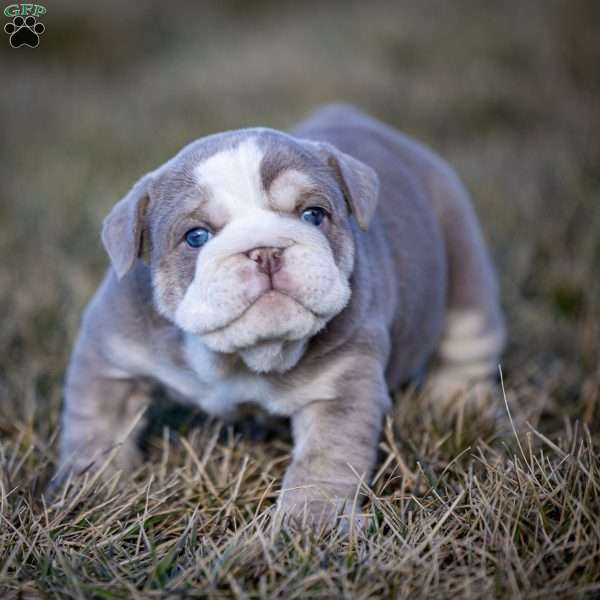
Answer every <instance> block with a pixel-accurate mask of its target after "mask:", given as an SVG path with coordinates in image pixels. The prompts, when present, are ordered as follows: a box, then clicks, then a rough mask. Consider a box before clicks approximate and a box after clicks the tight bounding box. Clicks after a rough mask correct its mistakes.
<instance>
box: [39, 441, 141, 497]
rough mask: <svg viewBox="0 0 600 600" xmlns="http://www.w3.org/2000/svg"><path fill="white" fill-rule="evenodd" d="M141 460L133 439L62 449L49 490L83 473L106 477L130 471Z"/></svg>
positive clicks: (109, 477) (101, 477) (51, 491)
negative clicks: (100, 445) (107, 446)
mask: <svg viewBox="0 0 600 600" xmlns="http://www.w3.org/2000/svg"><path fill="white" fill-rule="evenodd" d="M141 462H142V458H141V453H140V451H139V449H138V448H137V446H136V445H135V444H133V443H129V442H126V443H123V444H116V445H113V446H112V447H111V448H108V449H106V448H102V447H98V448H91V447H89V446H87V447H86V448H85V450H81V449H80V450H79V451H77V450H68V449H63V451H62V452H61V460H60V465H59V468H58V469H57V471H56V473H55V475H54V477H53V478H52V480H51V481H50V484H49V486H48V493H49V494H56V492H57V491H58V489H60V487H61V486H62V485H63V484H64V483H65V481H67V480H68V479H71V480H72V479H79V478H82V477H84V476H85V475H89V476H90V477H98V478H99V479H101V480H103V481H108V480H109V479H112V478H113V477H115V476H116V475H118V474H125V473H130V472H131V471H133V470H134V469H135V468H136V467H138V466H139V465H140V464H141Z"/></svg>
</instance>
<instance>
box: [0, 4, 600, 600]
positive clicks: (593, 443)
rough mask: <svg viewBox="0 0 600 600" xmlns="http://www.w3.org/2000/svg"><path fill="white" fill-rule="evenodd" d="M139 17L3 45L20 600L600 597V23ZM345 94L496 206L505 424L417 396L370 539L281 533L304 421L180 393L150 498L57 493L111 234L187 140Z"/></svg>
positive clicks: (13, 542)
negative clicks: (64, 414)
mask: <svg viewBox="0 0 600 600" xmlns="http://www.w3.org/2000/svg"><path fill="white" fill-rule="evenodd" d="M143 6H144V8H142V3H137V4H136V3H133V2H129V3H125V2H117V1H116V0H110V1H106V2H96V3H95V4H92V3H77V2H74V1H73V2H64V1H58V2H50V1H48V2H47V3H46V7H47V8H48V14H47V15H45V17H43V19H42V21H43V23H44V24H45V26H46V31H45V33H44V34H43V35H42V38H41V42H40V45H39V47H38V48H36V49H29V48H19V49H12V48H10V47H9V45H8V37H7V36H5V37H4V38H2V39H0V42H1V43H0V47H1V50H0V67H1V69H2V70H1V72H2V92H1V93H0V119H1V121H0V132H1V133H0V136H1V137H0V140H1V146H0V153H1V160H0V256H1V257H2V258H1V261H0V309H1V315H2V318H1V320H0V597H2V598H28V599H33V598H52V597H60V598H95V599H104V600H109V599H115V598H125V597H131V598H187V597H196V598H230V597H233V598H279V597H284V598H286V599H292V598H335V597H344V598H356V599H358V598H380V597H381V598H410V599H420V598H423V599H431V598H531V599H534V598H541V599H543V600H547V599H550V598H589V599H592V598H600V460H599V453H600V343H599V342H600V309H599V306H600V135H599V132H600V3H599V2H597V1H596V0H590V1H587V2H586V1H579V0H571V1H566V0H564V1H559V0H527V1H517V0H510V1H504V2H491V1H484V0H481V1H476V0H459V1H457V2H444V1H442V0H437V1H433V0H426V1H423V2H408V1H406V2H378V1H374V2H356V1H354V0H348V1H346V2H343V3H342V2H340V3H332V2H324V3H323V2H320V3H303V2H294V3H292V2H277V3H275V2H270V1H268V0H261V1H259V2H240V1H239V0H224V1H223V2H221V3H219V4H216V3H215V4H211V3H208V2H206V3H201V2H192V1H191V0H190V1H184V2H180V3H177V4H175V3H171V4H169V3H166V2H164V3H160V4H159V3H156V2H149V3H144V4H143ZM1 35H4V33H2V34H1ZM330 100H346V101H350V102H353V103H356V104H358V105H359V106H362V107H364V108H365V109H367V110H369V111H370V112H371V113H373V114H374V115H376V116H378V117H380V118H382V119H384V120H387V121H388V122H390V123H391V124H393V125H395V126H397V127H399V128H400V129H402V130H404V131H406V132H408V133H409V134H412V135H414V136H416V137H418V138H420V139H422V140H424V141H425V142H427V143H428V144H430V145H431V146H432V147H433V148H435V149H436V150H437V151H439V152H440V153H442V154H443V155H444V156H445V157H446V158H447V159H448V160H449V161H450V162H451V163H452V164H453V165H454V166H455V167H456V169H457V170H458V172H459V173H460V175H461V176H462V177H463V179H464V181H465V182H466V184H467V186H468V188H469V189H470V191H471V192H472V194H473V198H474V203H475V205H476V207H477V210H478V212H479V215H480V217H481V221H482V223H483V226H484V229H485V232H486V237H487V239H488V241H489V243H490V247H491V249H492V252H493V255H494V257H495V260H496V263H497V266H498V270H499V273H500V279H501V285H502V294H503V305H504V307H505V310H506V313H507V320H508V325H509V345H508V347H507V350H506V353H505V356H504V358H503V362H502V369H503V374H504V383H505V396H504V397H503V396H502V395H499V399H498V406H497V408H499V409H500V411H501V414H502V415H503V416H502V418H500V419H499V420H498V421H497V422H494V421H492V420H490V419H489V418H488V417H486V415H480V414H476V413H474V412H473V411H470V410H468V409H465V407H464V405H462V404H461V402H460V399H457V405H456V409H455V410H453V411H451V412H449V413H448V414H445V415H441V416H433V415H431V414H430V413H429V412H428V411H426V410H423V409H422V404H421V400H420V398H419V394H418V393H416V392H414V390H411V389H409V390H406V391H404V392H398V393H397V394H396V403H395V408H394V411H393V414H391V415H390V417H389V419H388V421H387V424H386V428H385V433H384V435H383V437H382V440H381V445H380V459H379V463H378V466H377V469H376V473H375V476H374V478H373V480H372V481H371V482H370V483H369V486H366V488H365V492H366V493H367V494H368V497H369V499H368V502H367V503H366V505H365V506H364V509H363V511H364V512H365V513H367V514H370V515H372V520H371V523H370V525H369V526H368V528H366V529H365V530H360V531H355V530H353V531H351V533H350V535H349V536H346V537H342V536H340V535H338V534H337V533H332V532H329V533H327V532H325V533H322V534H313V533H310V532H308V531H304V532H303V531H298V530H293V529H289V528H286V527H283V528H280V529H278V528H276V527H269V523H270V521H271V518H272V511H271V510H270V507H272V505H273V503H274V500H275V498H276V495H277V489H278V482H280V480H281V476H282V473H283V470H284V468H285V466H286V464H287V462H288V459H289V453H290V439H289V434H288V433H287V430H286V429H285V428H283V429H282V431H281V432H280V433H278V434H277V435H274V434H273V433H269V434H264V435H261V434H260V432H257V430H256V428H254V427H252V425H251V424H241V425H237V426H235V427H233V426H230V425H224V424H221V423H219V422H217V421H214V420H208V421H207V420H205V419H203V418H202V416H201V415H198V414H194V413H189V412H185V411H183V410H182V409H174V408H172V407H171V405H169V404H168V402H167V401H166V400H165V399H164V398H163V397H162V394H158V395H157V405H156V407H155V408H153V411H152V412H153V414H154V415H155V418H154V419H153V424H152V427H151V428H150V429H149V431H148V433H147V435H146V439H145V445H146V447H147V449H148V461H147V462H146V464H145V465H144V466H143V467H142V468H141V469H140V470H139V471H138V472H137V473H136V474H135V476H134V477H132V478H131V479H130V480H127V481H124V482H121V483H123V484H124V485H117V483H118V482H117V481H115V480H112V481H110V482H108V483H102V482H101V481H100V480H96V479H88V480H87V481H86V482H84V483H83V484H74V485H72V486H70V487H68V488H67V489H65V490H64V492H63V493H62V495H60V496H58V497H56V498H54V499H52V500H50V499H47V498H45V497H44V496H43V491H44V489H45V486H46V484H47V483H48V480H49V478H50V476H51V474H52V470H53V468H54V466H55V460H56V447H57V433H58V432H57V428H58V417H59V410H60V404H61V384H62V379H63V375H64V370H65V366H66V363H67V360H68V355H69V350H70V346H71V344H72V341H73V338H74V336H75V334H76V331H77V326H78V320H79V316H80V313H81V310H82V307H83V306H84V304H85V302H86V300H87V299H88V298H89V297H90V295H91V294H92V292H93V290H94V288H95V286H96V285H97V283H98V281H99V279H100V277H101V274H102V271H103V269H104V268H105V267H106V264H107V259H106V256H105V254H104V252H103V250H102V248H101V245H100V242H99V225H100V221H101V219H102V217H103V215H104V214H105V213H106V212H107V210H108V209H109V207H110V206H111V205H112V204H113V203H114V202H115V201H116V200H118V199H119V198H120V196H121V195H123V194H124V193H125V192H126V191H127V189H128V188H129V186H130V185H131V184H132V183H133V181H134V180H135V179H136V178H137V177H138V176H140V175H141V174H142V173H143V172H144V171H146V170H148V169H150V168H152V167H154V166H156V165H158V164H159V163H161V162H163V161H164V160H165V159H166V158H168V157H170V156H171V155H172V154H173V153H174V152H175V151H176V150H177V149H179V148H180V147H181V146H182V145H184V144H185V143H187V142H188V141H190V140H192V139H194V138H196V137H198V136H201V135H203V134H206V133H209V132H214V131H218V130H222V129H231V128H237V127H241V126H247V125H269V126H273V127H286V126H287V125H289V124H291V123H293V121H294V120H295V119H298V118H300V117H301V116H302V115H303V114H305V113H306V112H307V111H308V110H310V109H311V108H313V107H315V106H316V105H318V104H319V103H321V102H325V101H330ZM504 400H506V404H505V402H504ZM506 406H508V407H509V408H510V411H511V413H512V417H513V422H512V425H511V423H510V420H509V418H508V412H507V409H506ZM513 426H514V430H513ZM275 433H277V432H275Z"/></svg>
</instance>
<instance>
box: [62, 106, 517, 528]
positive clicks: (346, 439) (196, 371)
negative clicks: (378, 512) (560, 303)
mask: <svg viewBox="0 0 600 600" xmlns="http://www.w3.org/2000/svg"><path fill="white" fill-rule="evenodd" d="M102 241H103V243H104V246H105V248H106V251H107V253H108V255H109V257H110V261H111V265H112V267H111V268H110V269H109V270H108V272H107V273H106V276H105V278H104V280H103V282H102V284H101V285H100V287H99V289H98V291H97V292H96V294H95V295H94V297H93V298H92V300H91V301H90V303H89V305H88V307H87V310H86V311H85V314H84V317H83V320H82V325H81V330H80V333H79V337H78V340H77V343H76V345H75V348H74V351H73V355H72V359H71V363H70V366H69V369H68V374H67V380H66V394H65V405H64V411H63V416H62V436H61V447H60V467H59V473H63V474H64V473H67V472H70V471H73V472H75V473H78V472H82V471H87V470H88V469H90V468H98V467H99V466H100V465H101V464H102V463H103V462H104V461H105V460H106V457H107V456H108V455H112V456H113V458H112V463H111V466H112V468H113V469H119V470H123V471H125V470H128V469H131V468H132V467H133V466H134V465H135V464H136V461H137V460H138V450H137V446H136V440H135V434H136V432H137V431H139V428H140V423H141V421H139V420H138V422H137V425H135V426H134V423H135V421H134V418H135V416H136V415H139V413H140V412H141V409H142V408H143V407H144V405H145V404H146V403H147V402H148V396H147V394H146V386H147V383H148V381H152V380H153V381H158V382H160V383H162V384H164V386H166V387H167V388H169V389H171V390H173V391H174V392H175V394H176V398H178V399H180V400H184V401H187V402H189V403H191V404H193V405H196V406H199V407H201V408H202V409H203V410H205V411H206V412H208V413H210V414H213V415H221V416H224V417H227V416H229V415H232V414H235V411H236V407H237V406H239V405H241V404H247V403H254V404H256V405H257V406H258V407H260V408H262V409H264V410H265V411H267V412H268V413H271V414H274V415H283V416H288V417H290V419H291V424H292V432H293V438H294V451H293V456H292V460H291V464H290V465H289V467H288V469H287V472H286V475H285V478H284V480H283V483H282V490H281V494H280V497H279V502H278V507H279V509H280V510H281V511H283V513H284V514H285V515H292V516H295V517H297V516H306V515H308V516H309V517H311V518H315V519H321V518H322V517H323V515H325V516H326V517H327V518H329V517H331V516H332V515H335V514H339V511H340V510H341V509H343V507H344V506H347V505H348V502H351V501H352V500H353V499H354V498H355V497H356V496H357V486H358V485H359V481H360V479H361V478H363V480H365V481H367V482H368V477H369V473H370V472H371V469H372V467H373V465H374V462H375V458H376V451H377V446H378V439H379V435H380V429H381V426H382V418H383V416H384V414H385V413H386V411H388V410H389V409H390V404H391V400H390V393H389V390H390V389H394V388H396V387H397V386H398V385H399V384H401V383H403V382H406V381H408V380H410V379H411V378H413V377H415V375H417V374H418V373H420V372H421V370H422V369H423V368H424V366H425V365H427V364H428V363H432V362H433V363H434V364H435V372H434V373H433V379H432V380H433V381H434V382H435V386H434V387H435V393H436V394H437V395H438V396H439V397H440V401H443V399H442V398H443V396H444V395H445V396H447V397H449V396H450V395H451V394H454V393H455V392H456V390H457V389H463V388H465V389H466V388H468V387H469V386H470V385H472V384H473V383H475V382H477V381H482V380H487V379H489V378H491V377H493V376H494V374H495V372H496V369H497V362H498V358H499V355H500V352H501V350H502V348H503V345H504V339H505V332H504V324H503V318H502V314H501V310H500V308H499V302H498V289H497V284H496V278H495V274H494V270H493V267H492V264H491V261H490V258H489V255H488V252H487V251H486V248H485V245H484V242H483V239H482V235H481V231H480V227H479V224H478V222H477V218H476V216H475V213H474V211H473V208H472V206H471V204H470V201H469V198H468V195H467V193H466V192H465V189H464V187H463V185H462V184H461V182H460V181H459V179H458V177H457V176H456V174H455V173H454V172H453V171H452V169H451V168H450V167H449V166H448V165H447V164H446V163H445V162H444V161H443V160H442V159H440V158H439V157H438V156H436V155H435V154H434V153H432V152H431V151H430V150H428V149H427V148H425V147H424V146H422V145H421V144H419V143H418V142H416V141H414V140H412V139H410V138H408V137H406V136H405V135H403V134H401V133H400V132H398V131H396V130H395V129H392V128H391V127H388V126H386V125H385V124H383V123H381V122H378V121H376V120H375V119H373V118H371V117H369V116H367V115H366V114H364V113H362V112H360V111H359V110H357V109H355V108H353V107H350V106H346V105H330V106H326V107H323V108H321V109H319V110H317V111H316V112H315V113H313V114H312V115H310V116H309V117H308V118H307V119H306V120H305V121H303V122H301V123H300V124H299V125H297V126H296V127H295V128H294V129H292V130H291V132H289V133H284V132H281V131H276V130H273V129H266V128H251V129H241V130H238V131H229V132H225V133H219V134H216V135H210V136H207V137H203V138H200V139H199V140H197V141H195V142H193V143H191V144H190V145H188V146H186V147H185V148H183V149H182V150H181V151H180V152H179V153H178V154H177V155H176V156H175V157H174V158H172V159H170V160H169V161H167V162H166V163H165V164H163V165H162V166H160V167H158V168H157V169H156V170H154V171H152V172H150V173H147V174H146V175H144V176H143V177H142V178H141V179H140V180H139V181H138V182H137V183H136V184H135V185H134V186H133V188H132V189H131V190H130V191H129V193H128V194H127V195H126V196H125V197H124V198H123V199H122V200H120V201H119V202H118V203H117V204H116V205H115V206H114V208H113V209H112V210H111V212H110V214H109V215H108V216H107V217H106V219H105V220H104V224H103V230H102Z"/></svg>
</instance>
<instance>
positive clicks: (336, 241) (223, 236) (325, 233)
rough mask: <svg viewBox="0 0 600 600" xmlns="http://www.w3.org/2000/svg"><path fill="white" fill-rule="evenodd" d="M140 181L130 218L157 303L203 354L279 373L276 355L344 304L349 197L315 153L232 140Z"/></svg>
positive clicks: (209, 141)
mask: <svg viewBox="0 0 600 600" xmlns="http://www.w3.org/2000/svg"><path fill="white" fill-rule="evenodd" d="M148 177H149V179H150V181H149V182H147V184H146V186H145V192H144V194H145V196H143V197H144V198H145V200H144V201H142V200H138V202H137V211H138V213H137V214H138V215H139V218H140V219H141V220H142V223H141V224H140V235H141V238H142V240H143V241H142V242H141V244H140V245H141V246H142V248H143V251H145V252H146V255H147V256H146V259H147V261H148V264H149V267H150V269H151V273H152V281H153V289H154V301H155V305H156V307H157V309H158V310H159V312H160V313H161V314H163V315H164V316H165V317H167V318H168V319H170V320H171V321H173V322H174V323H175V324H176V325H178V326H179V327H180V328H181V329H183V330H184V331H186V332H188V333H191V334H195V335H197V336H200V338H201V339H202V341H203V342H204V343H205V344H206V346H208V347H209V348H210V349H212V350H214V351H217V352H227V353H232V352H237V353H240V355H241V356H242V358H243V359H244V360H245V362H246V364H247V365H248V366H249V367H250V368H252V369H254V370H256V371H269V370H273V369H276V370H281V367H282V365H281V364H280V362H279V359H280V358H281V355H282V348H284V347H288V348H289V347H292V348H296V349H297V352H295V354H296V355H297V356H296V359H295V360H297V359H298V358H299V356H300V355H301V351H302V349H303V348H304V345H305V342H306V341H307V340H308V339H309V338H310V337H311V336H313V335H315V333H317V332H318V331H319V330H320V329H322V328H323V326H324V325H325V324H326V323H327V322H328V321H329V320H330V319H332V318H333V317H334V316H335V315H337V314H338V313H339V312H340V311H341V310H342V309H343V308H344V307H345V306H346V304H347V303H348V300H349V298H350V295H351V290H350V281H349V280H350V276H351V273H352V269H353V262H354V243H353V237H352V234H351V228H350V222H349V218H350V215H349V210H348V204H347V201H346V200H347V198H346V196H347V194H345V193H344V191H343V187H344V183H343V180H342V179H341V175H340V171H339V169H336V168H334V166H333V162H332V161H331V160H330V161H329V164H328V161H327V158H326V151H325V150H324V149H323V147H319V146H317V145H315V144H313V143H309V142H305V143H302V142H300V141H298V140H295V139H294V138H291V137H290V136H287V135H285V134H282V133H278V132H275V131H270V130H245V131H241V132H232V133H230V134H221V135H219V136H212V137H209V138H204V139H202V140H200V141H198V142H196V143H194V144H192V145H190V146H188V147H187V148H185V149H184V150H183V151H182V152H181V153H180V154H179V155H177V156H176V157H175V158H174V159H172V160H171V161H169V163H167V164H166V165H164V166H163V167H161V168H160V169H159V170H158V171H156V172H154V173H153V174H151V175H150V176H148ZM113 212H114V211H113ZM109 219H110V216H109ZM109 219H107V221H108V220H109ZM105 228H106V223H105ZM105 243H106V235H105ZM107 247H108V246H107ZM109 253H110V249H109ZM113 262H114V261H113ZM293 362H294V361H293ZM290 366H293V365H290V364H287V365H286V368H289V367H290Z"/></svg>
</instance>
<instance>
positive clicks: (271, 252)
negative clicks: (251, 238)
mask: <svg viewBox="0 0 600 600" xmlns="http://www.w3.org/2000/svg"><path fill="white" fill-rule="evenodd" d="M282 255H283V248H254V250H250V252H248V253H247V256H248V258H249V259H250V260H253V261H254V262H255V263H256V264H257V265H258V270H259V271H260V272H261V273H265V275H273V274H274V273H277V271H279V269H281V267H282V266H283V257H282Z"/></svg>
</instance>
